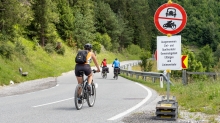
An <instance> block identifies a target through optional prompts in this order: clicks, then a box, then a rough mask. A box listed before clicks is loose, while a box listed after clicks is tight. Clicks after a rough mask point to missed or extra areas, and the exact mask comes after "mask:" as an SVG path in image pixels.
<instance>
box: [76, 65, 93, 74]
mask: <svg viewBox="0 0 220 123" xmlns="http://www.w3.org/2000/svg"><path fill="white" fill-rule="evenodd" d="M79 71H84V73H85V75H86V76H88V75H90V74H91V72H92V70H91V66H90V65H89V64H76V66H75V75H76V76H77V77H80V72H79Z"/></svg>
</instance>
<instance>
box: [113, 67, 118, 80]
mask: <svg viewBox="0 0 220 123" xmlns="http://www.w3.org/2000/svg"><path fill="white" fill-rule="evenodd" d="M114 69H115V71H114V79H115V80H117V79H118V73H119V68H114Z"/></svg>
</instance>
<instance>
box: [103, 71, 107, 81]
mask: <svg viewBox="0 0 220 123" xmlns="http://www.w3.org/2000/svg"><path fill="white" fill-rule="evenodd" d="M102 78H104V79H106V78H107V71H106V70H103V71H102Z"/></svg>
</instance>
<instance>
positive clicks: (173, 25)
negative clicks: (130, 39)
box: [154, 3, 187, 35]
mask: <svg viewBox="0 0 220 123" xmlns="http://www.w3.org/2000/svg"><path fill="white" fill-rule="evenodd" d="M186 22H187V15H186V12H185V10H184V8H183V7H182V6H180V5H179V4H176V3H166V4H163V5H161V6H160V7H159V8H158V9H157V11H156V13H155V15H154V23H155V26H156V27H157V29H158V30H159V31H160V32H161V33H163V34H166V35H167V34H172V35H174V34H177V33H179V32H180V31H182V30H183V28H184V27H185V25H186Z"/></svg>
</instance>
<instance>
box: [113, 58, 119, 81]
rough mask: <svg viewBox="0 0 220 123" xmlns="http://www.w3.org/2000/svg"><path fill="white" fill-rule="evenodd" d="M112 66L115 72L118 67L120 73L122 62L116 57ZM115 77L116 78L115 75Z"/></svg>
mask: <svg viewBox="0 0 220 123" xmlns="http://www.w3.org/2000/svg"><path fill="white" fill-rule="evenodd" d="M112 67H114V73H115V71H116V69H118V74H120V62H119V60H118V59H117V58H115V60H114V61H113V63H112ZM113 78H115V75H114V77H113Z"/></svg>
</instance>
